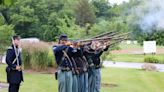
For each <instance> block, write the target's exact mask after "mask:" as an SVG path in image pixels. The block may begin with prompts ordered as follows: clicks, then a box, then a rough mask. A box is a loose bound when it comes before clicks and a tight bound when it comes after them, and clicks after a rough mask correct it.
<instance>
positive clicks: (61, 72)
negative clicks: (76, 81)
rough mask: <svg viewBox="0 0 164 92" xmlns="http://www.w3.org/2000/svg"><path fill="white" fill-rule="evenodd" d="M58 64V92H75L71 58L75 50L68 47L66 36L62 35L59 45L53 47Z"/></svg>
mask: <svg viewBox="0 0 164 92" xmlns="http://www.w3.org/2000/svg"><path fill="white" fill-rule="evenodd" d="M53 51H54V55H55V59H56V63H57V65H58V70H57V79H58V92H73V91H72V85H73V79H72V71H73V65H72V63H71V60H70V58H69V57H72V55H73V53H74V49H73V48H71V47H70V46H68V39H67V36H66V35H61V36H60V38H59V45H58V46H54V47H53Z"/></svg>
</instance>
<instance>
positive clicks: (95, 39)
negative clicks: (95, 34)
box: [80, 33, 129, 42]
mask: <svg viewBox="0 0 164 92" xmlns="http://www.w3.org/2000/svg"><path fill="white" fill-rule="evenodd" d="M128 34H129V33H124V34H121V35H117V36H112V37H101V38H94V39H86V40H80V42H91V41H100V40H102V41H103V40H111V39H114V38H118V37H124V36H126V35H128Z"/></svg>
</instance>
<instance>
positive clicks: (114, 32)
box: [90, 31, 118, 39]
mask: <svg viewBox="0 0 164 92" xmlns="http://www.w3.org/2000/svg"><path fill="white" fill-rule="evenodd" d="M117 32H118V31H112V32H107V33H103V34H100V35H97V36H94V37H91V38H90V39H94V38H100V37H104V36H107V35H108V36H110V35H114V34H116V33H117Z"/></svg>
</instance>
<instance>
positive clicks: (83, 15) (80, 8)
mask: <svg viewBox="0 0 164 92" xmlns="http://www.w3.org/2000/svg"><path fill="white" fill-rule="evenodd" d="M75 16H76V23H77V24H78V25H80V26H82V27H84V26H86V24H87V23H89V24H93V23H95V20H96V16H95V13H94V11H93V8H92V6H91V4H90V3H89V0H79V3H78V4H77V5H76V8H75ZM87 34H88V33H87Z"/></svg>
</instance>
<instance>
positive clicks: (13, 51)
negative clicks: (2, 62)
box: [6, 35, 23, 92]
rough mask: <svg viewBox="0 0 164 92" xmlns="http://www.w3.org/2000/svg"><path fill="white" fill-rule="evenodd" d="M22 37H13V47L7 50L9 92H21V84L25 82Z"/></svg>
mask: <svg viewBox="0 0 164 92" xmlns="http://www.w3.org/2000/svg"><path fill="white" fill-rule="evenodd" d="M19 46H20V37H19V36H17V35H16V36H13V37H12V45H11V47H9V48H8V49H7V53H6V63H7V65H8V66H7V68H6V72H7V82H8V83H9V88H8V92H19V87H20V83H21V82H22V81H23V73H22V67H21V65H22V59H21V52H20V48H19Z"/></svg>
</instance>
